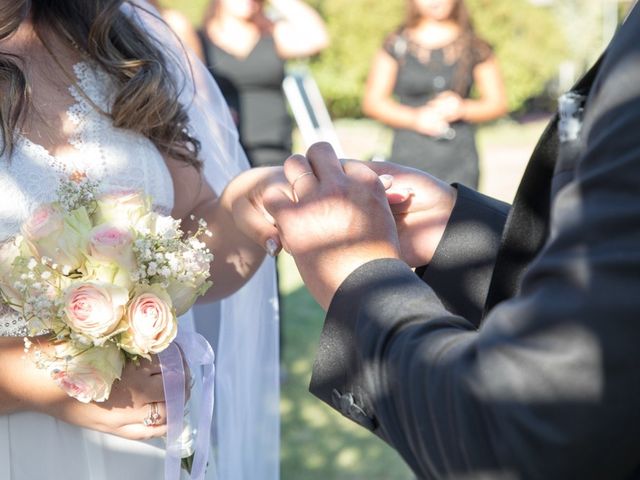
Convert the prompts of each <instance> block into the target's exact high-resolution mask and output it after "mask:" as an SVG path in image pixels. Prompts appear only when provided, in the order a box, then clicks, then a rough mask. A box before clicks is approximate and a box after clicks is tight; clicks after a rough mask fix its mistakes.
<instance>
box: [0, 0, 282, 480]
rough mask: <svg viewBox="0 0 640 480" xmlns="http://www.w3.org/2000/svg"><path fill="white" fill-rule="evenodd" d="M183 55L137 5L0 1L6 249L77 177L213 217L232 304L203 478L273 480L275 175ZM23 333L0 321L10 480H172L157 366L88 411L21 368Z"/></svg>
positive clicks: (186, 217)
mask: <svg viewBox="0 0 640 480" xmlns="http://www.w3.org/2000/svg"><path fill="white" fill-rule="evenodd" d="M188 56H189V55H188V54H187V53H185V51H184V50H183V49H182V48H181V46H180V44H179V41H178V40H176V39H175V37H174V36H172V35H171V34H170V33H169V31H168V29H167V27H166V26H165V25H164V24H163V23H162V22H161V21H160V20H159V19H158V18H157V16H156V15H155V14H154V13H153V12H152V7H150V6H149V5H147V4H146V3H144V2H143V1H142V0H140V1H135V2H134V1H124V0H90V1H88V0H0V92H1V97H0V242H4V241H6V240H8V239H10V238H11V237H12V236H14V235H15V234H16V233H18V231H19V229H20V225H21V224H22V222H23V221H24V220H25V219H26V218H27V217H28V216H29V215H30V213H31V212H33V211H34V210H35V209H36V208H37V207H38V205H40V204H42V203H45V202H51V201H53V200H54V195H55V193H54V192H55V191H56V187H57V184H58V182H59V180H60V179H61V178H65V177H68V176H70V175H71V174H73V173H75V172H81V173H83V174H86V175H87V176H88V177H89V178H90V179H92V180H95V181H97V182H99V185H100V187H99V188H100V189H101V190H102V191H105V192H106V191H110V190H111V191H122V190H131V189H135V190H142V191H144V192H145V193H146V194H148V195H150V196H151V197H152V198H153V201H154V208H156V209H157V210H158V211H161V212H164V213H171V214H172V216H174V217H176V218H181V219H182V221H183V226H184V227H185V230H188V229H189V227H190V226H192V225H193V220H191V218H193V217H195V218H205V219H206V220H207V221H208V223H209V225H210V228H211V230H212V231H213V233H214V235H213V236H212V238H211V239H209V240H207V242H208V243H209V248H210V249H211V251H212V252H213V253H214V255H215V260H214V262H213V263H212V265H211V274H212V280H213V287H212V288H211V289H210V290H209V292H208V293H207V296H208V300H216V299H220V298H223V297H227V296H229V295H231V294H233V293H234V292H237V293H236V294H234V295H232V296H231V297H229V300H225V301H223V302H222V303H221V306H220V311H221V316H222V320H221V323H220V328H219V335H218V341H217V344H216V345H214V349H215V351H216V357H217V358H216V375H217V378H216V412H215V415H214V443H213V448H212V455H214V457H212V458H210V461H209V467H210V468H209V469H208V472H207V478H223V479H225V480H236V479H249V478H251V479H268V480H271V479H274V478H277V476H278V466H277V465H278V455H277V453H278V452H277V445H278V434H279V432H278V421H277V420H278V418H277V409H278V392H277V381H278V373H277V361H278V352H277V318H276V314H277V312H276V309H277V302H276V300H275V298H276V296H275V284H274V270H273V261H272V260H271V259H269V260H267V261H264V257H265V255H264V253H265V249H266V250H267V251H269V253H271V254H274V253H275V252H276V251H277V250H278V249H279V248H280V246H279V243H278V237H277V232H276V230H275V229H274V227H273V226H272V225H270V224H269V223H268V222H267V221H266V220H265V218H264V216H263V214H262V213H261V211H260V208H259V205H260V192H261V191H262V189H263V188H264V186H265V185H266V184H267V183H268V182H275V181H280V180H279V178H280V177H279V175H280V172H279V170H276V169H260V170H251V171H247V172H245V173H242V174H239V172H240V171H241V170H242V169H244V168H246V166H247V164H246V159H245V158H244V154H243V153H242V151H241V149H240V148H239V144H238V141H237V134H236V132H235V129H234V127H233V126H232V122H231V120H230V117H229V114H228V112H227V110H226V107H225V106H224V102H223V100H222V97H221V96H220V94H219V91H218V90H217V87H216V86H215V85H214V84H213V83H211V80H210V77H209V75H208V73H207V72H206V71H205V70H204V69H203V68H202V66H201V65H198V64H197V62H194V61H191V62H190V59H189V58H187V57H188ZM191 60H192V59H191ZM232 179H233V180H232ZM217 192H218V193H219V192H222V193H220V194H219V195H218V193H217ZM192 216H193V217H192ZM181 322H184V323H185V325H183V326H182V327H181V328H190V326H189V323H190V319H189V318H186V319H181ZM24 335H25V328H24V323H23V321H22V320H21V319H20V318H19V317H17V316H16V315H15V314H12V313H11V311H9V310H8V309H7V308H4V309H2V310H0V363H1V364H2V368H1V369H0V480H30V479H39V478H47V479H54V480H57V479H60V480H61V479H82V480H85V479H89V480H98V479H100V480H102V479H118V480H128V479H131V480H133V479H136V480H138V479H158V478H163V468H164V456H165V450H164V443H163V439H162V437H163V436H164V435H165V433H166V426H165V419H166V410H165V407H164V394H163V389H162V381H161V375H159V371H160V369H159V365H158V362H157V360H154V361H152V362H143V363H141V365H140V366H138V367H136V366H134V365H133V364H128V365H127V366H126V367H125V370H124V371H123V375H122V378H121V379H120V380H119V381H118V382H117V383H116V385H114V389H113V392H112V394H111V397H110V398H109V400H108V401H106V402H104V403H90V404H84V403H80V402H78V401H77V400H75V399H73V398H70V397H68V396H67V395H66V394H65V393H64V392H63V391H62V390H60V389H59V388H58V387H56V385H55V384H54V383H53V381H52V380H51V378H49V376H48V374H47V373H46V372H45V371H44V370H40V369H38V368H36V367H35V365H34V363H33V362H32V361H30V360H27V359H25V357H24V352H23V338H22V337H23V336H24ZM37 340H38V341H39V342H40V343H41V344H42V345H43V347H44V348H46V345H47V341H48V340H47V337H46V336H43V337H41V338H39V339H37ZM156 409H157V411H158V413H159V414H160V421H159V422H157V423H155V424H153V425H148V424H147V423H148V422H145V419H146V418H147V417H148V416H149V413H150V411H155V410H156Z"/></svg>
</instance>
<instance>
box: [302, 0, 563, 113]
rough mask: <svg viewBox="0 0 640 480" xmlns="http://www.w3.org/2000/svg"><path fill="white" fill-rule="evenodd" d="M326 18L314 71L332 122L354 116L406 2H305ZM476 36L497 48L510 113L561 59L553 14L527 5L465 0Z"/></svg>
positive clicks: (532, 93)
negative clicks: (324, 42) (325, 38)
mask: <svg viewBox="0 0 640 480" xmlns="http://www.w3.org/2000/svg"><path fill="white" fill-rule="evenodd" d="M309 3H310V4H312V5H313V6H314V7H315V8H317V9H318V10H319V11H320V13H321V14H322V15H323V17H324V18H325V19H326V21H327V24H328V29H329V32H330V35H331V46H330V47H329V48H328V49H327V50H326V51H325V52H323V53H322V54H321V55H320V56H319V57H318V58H316V59H314V60H313V61H312V70H313V73H314V76H315V78H316V80H317V81H318V84H319V85H320V89H321V90H322V92H323V95H324V97H325V99H326V101H327V104H328V106H329V109H330V111H331V113H332V114H333V116H334V117H358V116H360V115H361V112H360V102H361V99H362V93H363V90H364V85H365V81H366V77H367V74H368V71H369V66H370V64H371V60H372V58H373V55H374V54H375V52H376V51H377V49H378V48H380V46H381V44H382V41H383V39H384V38H385V37H386V35H388V34H389V33H390V32H392V31H393V30H395V29H396V28H397V27H398V25H400V24H401V22H402V21H403V18H404V12H405V0H385V1H380V0H349V1H346V0H309ZM467 4H468V6H469V9H470V10H471V13H472V16H473V18H474V25H475V27H476V30H477V31H478V33H479V34H480V35H481V36H483V37H484V38H485V39H486V40H488V41H489V42H490V43H491V44H492V45H493V46H494V48H495V52H496V56H497V58H498V60H499V61H500V65H501V69H502V72H503V75H504V77H505V82H506V85H507V92H508V98H509V107H510V109H511V110H512V111H515V110H519V109H521V108H522V106H523V104H524V102H525V101H526V100H527V99H528V98H530V97H532V96H535V95H538V94H540V93H541V92H542V91H543V90H544V88H545V85H547V83H548V82H549V80H550V79H551V78H553V77H554V75H555V74H556V72H557V66H558V63H559V62H560V60H561V59H562V58H563V57H564V56H565V46H564V45H565V39H564V38H563V34H562V32H561V30H560V29H559V28H558V26H557V24H556V21H555V18H554V15H553V12H551V11H549V10H547V9H544V8H540V7H535V6H533V5H531V4H530V3H529V2H528V1H527V0H467Z"/></svg>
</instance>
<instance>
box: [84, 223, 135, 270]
mask: <svg viewBox="0 0 640 480" xmlns="http://www.w3.org/2000/svg"><path fill="white" fill-rule="evenodd" d="M132 247H133V235H132V234H131V232H130V231H129V230H126V229H123V228H120V227H117V226H115V225H110V224H108V223H105V224H102V225H98V226H97V227H95V228H94V229H93V230H91V232H90V233H89V255H91V257H93V258H94V259H95V260H98V261H107V262H109V261H113V262H116V263H117V264H118V266H119V267H124V268H126V269H127V270H129V271H130V272H131V271H133V270H135V268H136V259H135V255H134V253H133V248H132Z"/></svg>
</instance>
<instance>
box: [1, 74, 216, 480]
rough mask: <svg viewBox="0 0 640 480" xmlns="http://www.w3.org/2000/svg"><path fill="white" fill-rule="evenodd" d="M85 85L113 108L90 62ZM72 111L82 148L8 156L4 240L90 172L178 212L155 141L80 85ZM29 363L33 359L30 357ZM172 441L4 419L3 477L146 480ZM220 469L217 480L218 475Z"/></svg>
mask: <svg viewBox="0 0 640 480" xmlns="http://www.w3.org/2000/svg"><path fill="white" fill-rule="evenodd" d="M74 71H75V74H76V76H77V82H78V86H79V87H80V88H81V89H82V91H83V92H84V94H85V95H87V96H88V97H89V98H90V99H91V101H92V102H94V103H95V104H96V105H97V106H99V107H100V108H101V109H103V110H105V111H109V107H110V105H111V100H110V97H109V94H110V92H112V91H113V90H112V88H110V86H111V83H110V79H109V77H108V76H107V75H106V74H104V73H103V72H102V71H99V70H97V69H95V68H92V67H91V65H90V64H88V63H79V64H77V65H75V67H74ZM70 92H71V94H72V95H73V97H74V98H75V100H76V103H75V104H74V105H73V106H72V107H71V108H70V109H69V111H68V115H69V119H70V120H71V121H72V123H73V124H74V126H75V132H74V134H73V136H72V137H71V138H70V139H69V142H70V144H71V145H73V147H74V148H72V149H71V151H70V152H69V154H68V155H67V154H65V155H64V157H54V156H52V155H50V154H49V152H48V151H47V150H45V149H44V148H43V147H41V146H39V145H36V144H34V143H32V142H31V141H29V140H28V139H26V138H24V137H18V141H17V144H16V148H15V150H14V152H13V154H12V156H11V158H8V156H7V155H6V154H5V156H3V157H0V241H5V240H7V239H9V238H10V237H12V236H13V235H15V234H16V233H17V232H18V231H19V229H20V225H21V224H22V223H23V222H24V220H25V219H26V218H27V217H28V216H29V215H30V214H31V213H32V212H33V211H34V209H35V208H36V207H37V206H38V205H40V204H42V203H45V202H51V201H54V200H55V192H56V189H57V187H58V182H59V179H60V178H61V177H62V176H68V175H70V174H71V173H72V172H74V171H80V172H84V173H86V174H87V175H88V176H89V178H91V179H93V180H96V181H98V182H99V184H100V189H101V190H102V191H119V190H132V189H133V190H138V191H144V192H145V193H146V194H148V195H150V196H151V197H152V198H153V202H154V208H156V209H157V210H159V211H162V212H163V213H167V214H168V213H170V211H171V208H172V206H173V198H174V191H173V183H172V180H171V176H170V174H169V171H168V169H167V167H166V165H165V162H164V160H163V158H162V156H161V155H160V153H159V152H158V150H157V149H156V147H155V146H154V145H153V143H152V142H151V141H149V140H148V139H147V138H145V137H143V136H141V135H137V134H134V133H132V132H130V131H127V130H123V129H117V128H114V127H113V126H112V124H111V121H110V119H109V118H108V117H107V116H105V115H103V114H101V113H99V112H97V111H96V110H95V109H94V108H93V106H92V105H91V104H90V103H89V102H88V101H87V100H86V98H85V97H84V96H83V95H82V93H81V92H80V91H79V90H78V88H77V87H75V86H74V87H70ZM24 334H25V329H24V323H23V321H22V319H21V318H20V317H19V316H18V315H17V314H15V312H12V311H11V310H10V309H8V308H7V307H5V306H3V307H2V310H1V311H0V335H3V336H20V335H24ZM25 361H29V360H25ZM163 462H164V442H163V440H162V439H157V440H154V441H148V442H139V441H130V440H126V439H122V438H119V437H116V436H112V435H107V434H102V433H99V432H95V431H91V430H87V429H82V428H79V427H75V426H72V425H69V424H67V423H65V422H62V421H59V420H56V419H55V418H53V417H50V416H47V415H42V414H38V413H33V412H22V413H14V414H11V415H4V416H0V479H1V480H35V479H60V480H62V479H78V480H103V479H104V480H107V479H109V480H112V479H118V480H127V479H131V480H134V479H135V480H140V479H161V478H163V476H164V473H163V468H164V463H163ZM212 475H213V469H212V470H211V476H210V477H209V478H214V477H213V476H212Z"/></svg>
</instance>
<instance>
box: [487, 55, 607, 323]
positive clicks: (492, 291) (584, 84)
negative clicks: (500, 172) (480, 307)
mask: <svg viewBox="0 0 640 480" xmlns="http://www.w3.org/2000/svg"><path fill="white" fill-rule="evenodd" d="M605 53H606V52H605ZM605 53H603V54H602V55H601V56H600V58H599V59H598V61H597V62H596V63H595V64H594V65H593V66H592V67H591V69H590V70H589V71H588V72H587V73H586V74H585V75H584V76H583V77H582V78H581V79H580V80H579V81H578V83H576V85H575V86H574V87H573V88H572V89H571V90H572V91H575V92H576V93H579V94H581V95H587V94H588V92H589V89H590V88H591V85H592V84H593V80H594V78H595V77H596V74H597V73H598V69H599V67H600V64H601V63H602V59H603V58H604V55H605ZM558 147H559V141H558V115H557V114H556V115H555V116H554V117H553V118H552V120H551V121H550V122H549V125H547V128H546V129H545V131H544V133H543V134H542V136H541V137H540V140H539V141H538V144H537V145H536V148H535V149H534V151H533V154H532V156H531V159H530V160H529V163H528V165H527V168H526V170H525V172H524V175H523V177H522V181H521V183H520V186H519V188H518V191H517V193H516V196H515V199H514V201H513V205H512V207H511V211H510V212H509V217H508V218H507V223H506V225H505V228H504V232H503V235H502V241H501V245H500V249H499V250H498V256H497V258H496V264H495V268H494V270H493V276H492V278H491V284H490V287H489V293H488V295H487V301H486V303H485V309H484V311H485V314H486V312H488V311H489V310H491V309H492V308H493V307H494V306H495V305H496V304H498V303H499V302H502V301H504V300H506V299H508V298H511V297H513V296H515V295H517V294H518V292H519V291H520V283H521V280H522V275H523V274H524V272H525V270H526V268H527V266H528V265H529V263H530V262H531V261H532V260H533V258H534V257H535V256H536V255H537V254H538V252H539V251H540V249H541V248H542V246H543V245H544V242H545V240H546V238H547V234H548V226H549V212H550V209H551V183H552V178H553V172H554V167H555V164H556V159H557V158H558Z"/></svg>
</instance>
